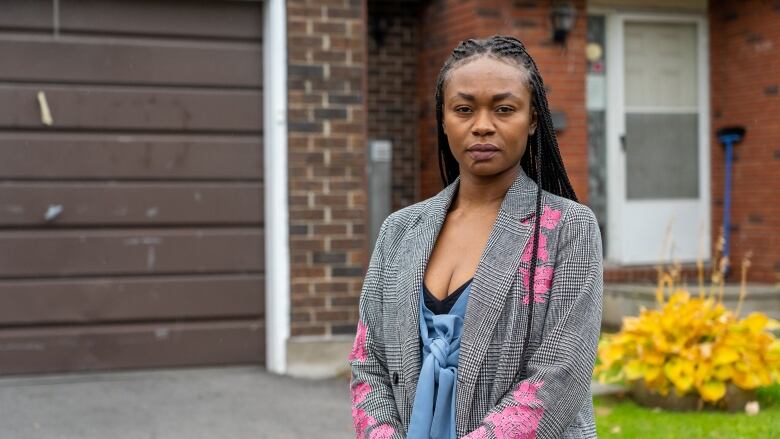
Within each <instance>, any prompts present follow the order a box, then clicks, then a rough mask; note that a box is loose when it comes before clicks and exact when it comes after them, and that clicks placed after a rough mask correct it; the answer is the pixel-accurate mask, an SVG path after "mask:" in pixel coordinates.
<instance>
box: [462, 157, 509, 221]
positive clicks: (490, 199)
mask: <svg viewBox="0 0 780 439" xmlns="http://www.w3.org/2000/svg"><path fill="white" fill-rule="evenodd" d="M518 172H519V166H512V167H511V168H509V169H507V170H506V171H504V172H502V173H501V174H498V175H491V176H490V177H481V176H477V175H474V174H469V173H461V174H460V183H459V184H458V185H459V186H458V193H457V194H456V196H455V200H453V206H452V209H451V210H453V211H454V210H464V211H483V210H490V211H498V209H499V208H500V207H501V202H502V201H503V200H504V197H505V196H506V192H507V191H508V190H509V187H510V186H512V183H514V181H515V179H516V178H517V173H518Z"/></svg>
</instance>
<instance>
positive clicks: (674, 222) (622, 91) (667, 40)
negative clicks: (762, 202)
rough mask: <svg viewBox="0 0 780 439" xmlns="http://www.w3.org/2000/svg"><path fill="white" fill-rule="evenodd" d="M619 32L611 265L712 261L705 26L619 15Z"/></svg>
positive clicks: (616, 35)
mask: <svg viewBox="0 0 780 439" xmlns="http://www.w3.org/2000/svg"><path fill="white" fill-rule="evenodd" d="M611 30H612V34H613V35H612V38H611V39H610V40H611V41H612V42H613V43H614V45H615V46H617V47H615V48H614V49H615V50H614V51H613V54H614V55H615V58H613V59H615V61H616V62H615V63H613V66H614V67H613V69H612V72H611V73H612V75H611V80H610V82H611V83H612V84H613V86H614V90H613V93H612V94H611V95H612V99H611V103H614V104H616V105H614V108H613V109H612V110H611V113H612V116H613V117H612V118H610V119H611V120H612V121H613V122H614V123H613V124H612V127H611V128H612V129H610V132H611V135H612V139H611V142H609V143H610V144H611V145H612V147H611V148H610V153H611V155H612V158H613V159H612V160H611V166H610V171H614V172H611V173H612V174H613V177H614V178H612V179H611V180H612V183H611V184H612V186H611V187H610V189H611V192H612V194H611V196H610V197H609V199H610V207H609V210H610V211H611V212H614V215H613V216H611V218H610V220H611V221H610V225H611V227H610V228H611V233H612V236H611V240H610V246H611V248H610V249H609V250H610V259H612V260H613V261H615V262H618V263H621V264H653V263H657V262H659V260H660V259H664V260H666V259H668V258H670V257H672V258H674V259H675V260H678V261H680V262H693V261H695V260H696V259H697V257H703V259H705V260H707V259H708V258H707V257H705V253H704V252H703V250H702V249H705V248H707V249H708V248H709V236H710V235H709V224H710V213H709V189H710V183H709V150H708V142H709V140H708V131H709V122H708V112H707V108H708V102H707V99H708V96H707V86H708V75H707V72H706V45H705V41H704V39H705V36H704V35H705V34H704V29H703V20H700V19H695V18H694V19H674V20H669V19H663V18H659V17H643V16H616V17H613V23H612V26H611ZM667 230H669V232H668V233H669V234H667ZM667 238H668V239H667ZM670 243H671V245H670ZM706 254H707V255H708V254H709V252H706Z"/></svg>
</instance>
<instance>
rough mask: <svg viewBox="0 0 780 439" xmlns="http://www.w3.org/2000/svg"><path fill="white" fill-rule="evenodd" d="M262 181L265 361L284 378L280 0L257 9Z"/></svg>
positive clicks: (283, 28)
mask: <svg viewBox="0 0 780 439" xmlns="http://www.w3.org/2000/svg"><path fill="white" fill-rule="evenodd" d="M263 180H264V184H263V187H264V195H265V197H264V198H265V203H264V207H265V218H264V221H265V231H264V236H265V264H266V267H265V339H266V342H265V352H266V354H265V360H266V367H267V368H268V371H269V372H273V373H278V374H284V373H286V372H287V339H288V338H290V243H289V227H288V218H289V215H288V206H287V183H288V182H287V13H286V6H285V2H284V0H267V1H266V2H265V5H264V7H263Z"/></svg>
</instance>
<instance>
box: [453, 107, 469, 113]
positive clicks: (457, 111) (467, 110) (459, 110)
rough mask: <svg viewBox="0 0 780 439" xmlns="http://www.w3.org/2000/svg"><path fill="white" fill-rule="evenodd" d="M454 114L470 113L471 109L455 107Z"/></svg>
mask: <svg viewBox="0 0 780 439" xmlns="http://www.w3.org/2000/svg"><path fill="white" fill-rule="evenodd" d="M455 112H456V113H471V108H469V107H457V108H455Z"/></svg>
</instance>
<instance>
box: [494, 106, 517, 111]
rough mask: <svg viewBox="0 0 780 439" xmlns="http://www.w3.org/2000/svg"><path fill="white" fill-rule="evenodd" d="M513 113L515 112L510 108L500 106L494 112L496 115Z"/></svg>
mask: <svg viewBox="0 0 780 439" xmlns="http://www.w3.org/2000/svg"><path fill="white" fill-rule="evenodd" d="M513 111H515V109H514V108H512V107H506V106H502V107H498V108H496V112H498V113H511V112H513Z"/></svg>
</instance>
